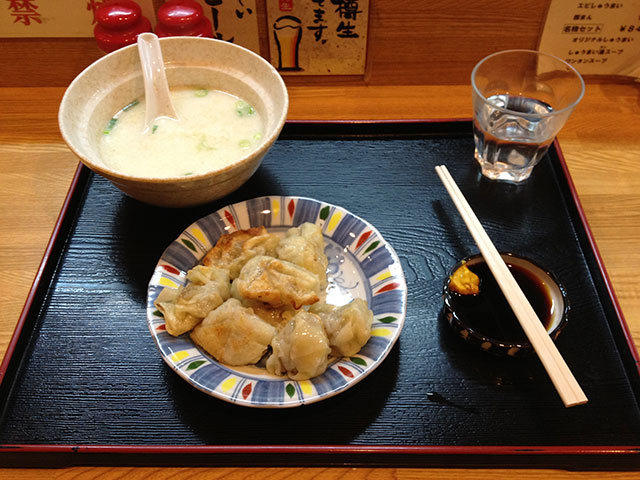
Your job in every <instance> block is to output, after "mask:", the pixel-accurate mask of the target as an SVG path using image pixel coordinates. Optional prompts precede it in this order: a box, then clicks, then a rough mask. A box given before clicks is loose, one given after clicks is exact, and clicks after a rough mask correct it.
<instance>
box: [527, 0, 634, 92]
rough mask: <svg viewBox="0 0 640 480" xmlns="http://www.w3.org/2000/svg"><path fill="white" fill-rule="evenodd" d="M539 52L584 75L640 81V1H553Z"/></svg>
mask: <svg viewBox="0 0 640 480" xmlns="http://www.w3.org/2000/svg"><path fill="white" fill-rule="evenodd" d="M539 49H540V50H541V51H543V52H546V53H550V54H552V55H555V56H557V57H560V58H562V59H563V60H565V61H566V62H567V63H569V64H570V65H573V66H574V67H575V68H576V70H578V71H579V72H580V73H581V74H582V75H603V76H624V77H631V78H635V79H639V78H640V0H621V1H615V2H604V1H575V0H552V1H551V3H550V5H549V10H548V13H547V19H546V23H545V26H544V30H543V33H542V36H541V38H540V46H539Z"/></svg>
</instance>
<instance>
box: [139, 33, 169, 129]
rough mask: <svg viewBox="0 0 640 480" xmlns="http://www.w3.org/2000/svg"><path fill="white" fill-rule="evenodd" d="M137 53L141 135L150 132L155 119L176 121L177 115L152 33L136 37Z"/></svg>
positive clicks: (157, 43)
mask: <svg viewBox="0 0 640 480" xmlns="http://www.w3.org/2000/svg"><path fill="white" fill-rule="evenodd" d="M138 53H139V55H140V63H141V64H142V76H143V78H144V96H145V103H146V111H145V120H144V130H143V133H146V132H148V131H150V130H152V128H153V125H154V123H155V121H156V119H157V118H159V117H167V118H172V119H174V120H177V119H178V115H177V114H176V111H175V109H174V107H173V103H172V102H171V94H170V92H169V82H168V81H167V76H166V73H165V70H164V60H163V58H162V50H161V49H160V42H159V41H158V37H157V36H156V35H155V34H153V33H141V34H140V35H138Z"/></svg>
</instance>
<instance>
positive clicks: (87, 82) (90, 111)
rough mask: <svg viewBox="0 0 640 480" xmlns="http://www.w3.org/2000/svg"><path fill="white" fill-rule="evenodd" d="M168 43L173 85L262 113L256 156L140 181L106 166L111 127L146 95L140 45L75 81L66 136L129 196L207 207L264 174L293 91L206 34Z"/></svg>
mask: <svg viewBox="0 0 640 480" xmlns="http://www.w3.org/2000/svg"><path fill="white" fill-rule="evenodd" d="M160 45H161V47H162V53H163V57H164V62H165V66H166V70H167V78H168V81H169V86H170V87H171V88H175V87H181V86H207V87H208V88H210V89H215V90H222V91H225V92H227V93H230V94H233V95H236V96H238V97H240V98H242V99H244V100H246V101H247V102H248V103H249V104H251V105H252V106H253V107H254V108H255V109H256V110H257V111H258V112H259V113H260V115H261V116H262V119H263V121H264V123H265V130H264V134H263V136H262V143H261V145H260V146H259V147H258V148H257V149H256V150H255V151H253V152H252V153H250V154H248V155H247V156H245V157H243V158H242V159H240V160H238V161H237V162H235V163H233V164H231V165H229V166H227V167H225V168H222V169H218V170H212V171H210V172H207V173H203V174H199V175H192V176H188V177H173V178H153V177H136V176H131V175H127V174H123V173H120V172H118V171H115V170H113V169H111V168H109V167H108V166H106V165H105V164H104V162H103V161H102V159H101V158H100V154H99V150H98V145H99V140H100V136H101V135H102V132H103V130H104V127H105V125H107V123H108V122H109V119H111V118H112V117H113V115H114V113H115V112H117V111H119V110H120V109H122V107H123V106H125V105H127V104H128V103H130V102H131V101H132V100H133V99H135V98H144V83H143V79H142V71H141V67H140V60H139V56H138V48H137V45H130V46H128V47H125V48H122V49H120V50H116V51H115V52H112V53H110V54H108V55H106V56H104V57H102V58H101V59H99V60H97V61H96V62H94V63H93V64H91V65H90V66H89V67H87V68H86V69H85V70H84V71H83V72H82V73H80V74H79V75H78V76H77V77H76V78H75V79H74V80H73V82H72V83H71V85H69V87H68V88H67V90H66V92H65V94H64V97H63V98H62V102H61V104H60V110H59V113H58V123H59V126H60V131H61V133H62V137H63V138H64V140H65V142H66V143H67V145H68V146H69V148H70V149H71V150H72V151H73V152H74V153H75V154H76V155H77V156H78V157H79V158H80V161H82V163H84V164H85V165H86V166H87V167H89V168H90V169H91V170H93V171H94V172H96V173H98V174H99V175H102V176H103V177H106V178H107V179H109V180H110V181H111V182H112V183H113V184H114V185H115V186H116V187H118V188H119V189H120V190H122V191H123V192H124V193H126V194H127V195H129V196H131V197H133V198H136V199H138V200H140V201H142V202H145V203H149V204H153V205H158V206H164V207H187V206H194V205H200V204H204V203H207V202H210V201H213V200H216V199H218V198H221V197H223V196H225V195H227V194H229V193H231V192H232V191H234V190H236V189H237V188H238V187H240V186H241V185H242V184H244V183H245V182H246V181H247V180H248V179H249V178H250V177H251V175H253V173H254V172H255V171H256V170H257V169H258V167H259V166H260V163H261V162H262V159H263V157H264V155H265V154H266V153H267V151H268V150H269V148H271V146H272V145H273V143H274V142H275V140H276V139H277V138H278V135H279V134H280V131H281V130H282V127H283V126H284V123H285V120H286V117H287V111H288V107H289V97H288V94H287V89H286V86H285V84H284V81H283V80H282V77H281V76H280V75H279V74H278V72H277V71H276V69H275V68H274V67H273V66H272V65H271V64H270V63H268V62H267V61H266V60H264V59H263V58H262V57H260V56H259V55H257V54H255V53H253V52H251V51H250V50H248V49H246V48H243V47H240V46H238V45H234V44H232V43H228V42H224V41H221V40H213V39H208V38H201V37H167V38H161V39H160Z"/></svg>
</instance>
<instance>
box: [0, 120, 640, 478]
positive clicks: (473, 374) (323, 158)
mask: <svg viewBox="0 0 640 480" xmlns="http://www.w3.org/2000/svg"><path fill="white" fill-rule="evenodd" d="M439 164H445V165H447V167H448V168H449V170H450V171H451V173H452V175H453V177H454V178H455V180H456V181H457V182H458V184H459V186H460V187H461V189H462V190H463V192H464V193H465V194H466V196H467V199H468V200H469V202H470V204H471V205H472V207H473V208H474V209H475V211H476V213H477V215H478V217H479V219H480V220H481V222H482V223H483V224H484V226H485V228H486V229H487V231H488V233H489V235H490V236H491V238H492V239H493V241H494V243H496V245H497V247H498V249H500V250H503V251H511V252H514V253H518V254H520V255H523V256H526V257H529V258H531V259H533V260H535V261H536V262H537V263H539V264H540V265H543V266H544V267H546V268H547V269H549V270H551V271H552V272H553V273H554V274H555V275H556V277H557V278H558V279H559V281H560V282H561V283H562V284H564V286H565V288H566V289H567V292H568V296H569V299H570V302H571V312H570V317H569V323H568V326H567V327H566V329H565V330H564V332H563V334H562V335H561V336H560V338H559V339H558V342H557V344H558V347H559V349H560V352H561V353H562V355H563V356H564V358H565V359H566V361H567V363H568V365H569V367H570V368H571V369H572V371H573V372H574V374H575V376H576V378H577V380H578V382H579V383H580V384H581V386H582V388H583V389H584V391H585V393H586V394H587V396H588V397H589V403H588V404H586V405H583V406H578V407H573V408H569V409H566V408H564V406H563V404H562V402H561V400H560V398H559V397H558V395H557V393H556V391H555V390H554V388H553V386H552V385H551V383H550V380H549V378H548V376H547V375H546V373H545V371H544V369H543V367H542V366H541V364H540V362H539V360H538V359H537V358H536V357H535V356H534V357H531V358H515V359H504V358H502V359H498V358H494V357H492V356H490V355H488V354H486V353H484V352H480V351H475V350H472V349H470V347H469V346H468V345H466V344H464V343H463V342H462V341H461V340H460V339H459V338H457V337H456V336H455V335H454V334H453V333H452V332H451V331H450V330H449V328H448V326H447V324H446V322H445V321H444V319H443V318H442V313H441V308H442V298H441V290H442V284H443V280H444V278H445V277H446V275H447V271H448V270H449V269H450V268H451V267H452V266H453V265H454V263H455V262H456V261H457V260H458V259H460V258H462V257H465V256H467V255H470V254H473V253H476V252H477V248H476V246H475V244H474V243H473V240H472V238H471V236H470V235H469V233H468V232H467V230H466V227H465V226H464V223H463V222H462V220H461V219H460V217H459V215H458V213H457V211H456V210H455V207H454V206H453V204H452V202H451V200H450V199H449V197H448V195H447V193H446V191H445V189H444V187H443V186H442V185H441V183H440V181H439V179H438V177H437V175H436V174H435V172H434V167H435V166H436V165H439ZM263 195H295V196H305V197H311V198H316V199H318V200H321V201H324V202H328V203H332V204H335V205H340V206H342V207H344V208H346V209H347V210H349V211H350V212H352V213H354V214H356V215H358V216H361V217H363V218H365V219H366V220H368V221H369V222H370V223H372V224H373V225H374V226H376V227H377V228H378V229H379V231H380V232H381V234H382V235H383V237H384V238H385V239H386V240H387V241H388V242H389V243H390V244H391V245H392V246H393V247H394V248H395V249H396V251H397V253H398V255H399V257H400V259H401V261H402V265H403V268H404V271H405V276H406V279H407V284H408V311H407V317H406V323H405V327H404V330H403V332H402V335H401V336H400V339H399V341H398V343H397V344H396V346H395V347H394V349H393V350H392V352H391V354H390V355H389V357H388V358H387V359H386V360H385V361H384V362H383V364H382V365H381V366H380V367H379V368H378V369H377V370H376V371H374V372H373V373H372V374H371V375H370V376H369V377H367V378H366V379H365V380H363V381H362V382H360V383H359V384H358V385H356V386H354V387H353V388H351V389H350V390H347V391H346V392H343V393H341V394H339V395H337V396H335V397H332V398H329V399H327V400H323V401H321V402H318V403H315V404H312V405H305V406H300V407H296V408H293V409H252V408H247V407H242V406H237V405H233V404H230V403H226V402H224V401H221V400H218V399H215V398H213V397H210V396H207V395H206V394H204V393H202V392H200V391H198V390H196V389H195V388H193V387H192V386H190V385H188V384H187V383H186V382H185V381H184V380H182V379H181V378H179V377H178V376H177V375H176V374H175V373H174V372H173V371H172V370H170V369H169V367H167V366H166V365H165V363H164V362H163V361H162V359H161V357H160V354H159V353H158V351H157V350H156V346H155V344H154V342H153V340H152V338H151V335H150V334H149V331H148V329H147V323H146V319H145V299H146V289H147V284H148V281H149V278H150V275H151V273H152V271H153V268H154V266H155V264H156V262H157V260H158V258H159V257H160V255H161V254H162V252H163V250H164V249H165V248H166V247H167V246H168V245H169V243H170V242H171V241H173V240H174V239H175V238H176V237H177V236H178V235H179V234H180V233H181V232H182V231H183V230H184V228H186V227H187V226H188V225H190V224H191V223H193V222H194V221H195V220H197V219H198V218H200V217H203V216H205V215H207V214H209V213H211V212H214V211H216V210H218V209H219V208H221V207H223V206H225V205H228V204H232V203H235V202H239V201H243V200H247V199H249V198H253V197H258V196H263ZM0 373H1V374H2V377H1V379H2V382H1V384H0V405H1V406H2V410H1V411H0V414H1V416H0V464H2V465H4V466H10V465H16V466H32V465H45V466H47V465H71V464H110V465H113V464H127V465H140V464H155V465H205V464H206V465H245V466H251V465H274V466H275V465H345V464H349V465H397V466H402V465H426V466H434V465H451V466H454V465H455V466H463V465H487V466H514V465H520V466H544V467H566V468H607V469H609V468H636V467H638V466H640V462H639V461H638V458H639V457H638V448H640V408H639V407H640V406H639V403H638V394H639V393H640V383H639V378H640V377H639V373H638V368H637V354H636V350H635V348H634V347H633V346H632V344H631V342H630V337H629V334H628V330H627V327H626V324H625V322H624V319H623V318H622V315H621V313H620V309H619V307H618V305H617V303H616V300H615V297H614V296H613V293H612V290H611V287H610V285H609V282H608V279H607V276H606V273H605V272H604V270H603V268H602V264H601V261H600V258H599V257H598V254H597V250H596V248H595V245H594V244H593V241H592V238H591V236H590V232H589V229H588V227H587V225H586V222H585V221H584V217H583V214H582V211H581V208H580V205H579V202H578V199H577V197H576V194H575V191H574V189H573V186H572V183H571V180H570V178H569V176H568V171H567V169H566V165H565V164H564V161H563V159H562V155H561V153H560V151H559V147H558V144H557V143H556V144H554V146H553V148H552V149H551V151H550V152H549V154H548V155H547V156H546V157H545V158H544V160H543V161H542V163H541V164H540V165H538V166H537V167H536V169H535V171H534V174H533V176H532V177H531V179H530V180H529V181H527V182H526V183H525V184H523V185H519V186H514V185H510V184H505V183H496V182H491V181H488V180H486V179H483V178H482V177H481V175H480V173H479V170H478V168H477V166H476V165H475V162H474V160H473V139H472V136H471V124H470V122H468V121H443V122H430V121H424V122H422V121H410V122H338V123H336V122H329V123H324V122H323V123H303V122H297V123H288V124H287V125H286V126H285V129H284V131H283V132H282V135H281V137H280V139H279V140H278V141H277V142H276V145H275V146H274V147H273V149H272V150H271V151H270V152H269V153H268V155H267V156H266V157H265V160H264V163H263V164H262V166H261V167H260V169H259V170H258V171H257V172H256V174H255V175H254V176H253V177H252V178H251V180H250V181H249V182H248V183H247V184H246V185H244V186H243V187H242V188H241V189H240V190H238V191H236V192H235V193H233V194H232V195H230V196H228V197H226V198H224V199H222V200H220V201H216V202H214V203H211V204H209V205H206V206H202V207H198V208H192V209H164V208H157V207H151V206H148V205H144V204H142V203H140V202H138V201H136V200H133V199H131V198H128V197H126V196H124V195H123V194H122V193H121V192H120V191H119V190H117V189H116V188H115V187H113V186H112V185H111V184H110V183H109V182H107V181H106V180H104V179H103V178H101V177H99V176H96V175H94V174H93V173H92V172H90V171H89V170H87V169H86V168H84V167H79V169H78V172H77V174H76V177H75V179H74V183H73V185H72V188H71V189H70V192H69V195H68V198H67V201H66V203H65V206H64V208H63V210H62V213H61V216H60V220H59V222H58V224H57V225H56V229H55V231H54V235H53V236H52V240H51V242H50V244H49V247H48V249H47V252H46V254H45V258H44V261H43V264H42V266H41V268H40V270H39V273H38V276H37V278H36V282H35V283H34V287H33V289H32V291H31V294H30V296H29V298H28V300H27V304H26V306H25V309H24V312H23V315H22V316H21V318H20V320H19V323H18V327H17V330H16V333H15V335H14V337H13V339H12V342H11V344H10V346H9V349H8V352H7V355H6V358H5V361H4V363H3V364H2V367H1V370H0Z"/></svg>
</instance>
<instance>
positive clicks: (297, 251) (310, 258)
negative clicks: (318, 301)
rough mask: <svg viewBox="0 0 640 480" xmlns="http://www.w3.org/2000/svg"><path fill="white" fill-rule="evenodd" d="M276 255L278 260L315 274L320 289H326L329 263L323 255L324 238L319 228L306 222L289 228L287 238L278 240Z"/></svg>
mask: <svg viewBox="0 0 640 480" xmlns="http://www.w3.org/2000/svg"><path fill="white" fill-rule="evenodd" d="M277 253H278V258H280V259H282V260H287V261H289V262H291V263H295V264H296V265H299V266H301V267H303V268H306V269H307V270H309V271H310V272H312V273H315V274H316V275H317V276H318V280H319V281H320V288H321V289H323V290H324V289H325V288H326V287H327V265H328V264H329V261H328V259H327V256H326V255H325V253H324V238H323V237H322V230H321V229H320V226H318V225H316V224H315V223H309V222H307V223H303V224H302V225H300V226H299V227H294V228H290V229H289V230H287V236H286V237H285V238H283V239H282V240H280V243H279V244H278V248H277Z"/></svg>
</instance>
